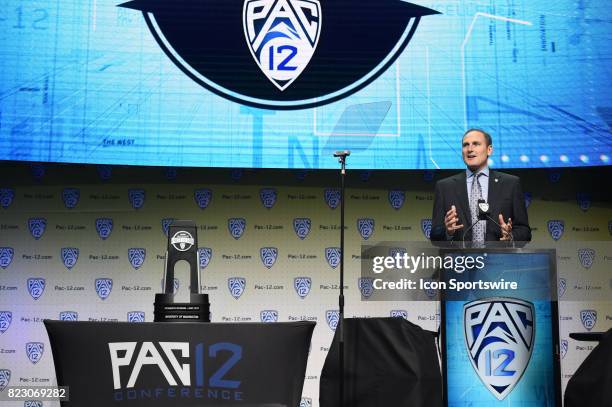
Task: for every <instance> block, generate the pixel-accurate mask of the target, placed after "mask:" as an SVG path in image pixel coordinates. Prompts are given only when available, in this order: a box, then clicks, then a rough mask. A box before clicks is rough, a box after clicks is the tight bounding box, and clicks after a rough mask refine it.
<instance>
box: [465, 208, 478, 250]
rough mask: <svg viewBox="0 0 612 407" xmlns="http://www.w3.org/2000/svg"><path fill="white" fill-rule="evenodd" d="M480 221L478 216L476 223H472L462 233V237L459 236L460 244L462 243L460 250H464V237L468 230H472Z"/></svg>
mask: <svg viewBox="0 0 612 407" xmlns="http://www.w3.org/2000/svg"><path fill="white" fill-rule="evenodd" d="M481 220H482V219H481V218H480V216H478V218H477V219H476V222H474V223H472V224H471V225H470V227H468V228H467V229H466V230H465V231H464V232H463V235H462V236H461V242H462V247H461V248H462V249H465V235H467V233H468V232H469V231H470V230H472V228H473V227H474V226H476V224H477V223H478V222H480V221H481ZM472 240H473V239H472Z"/></svg>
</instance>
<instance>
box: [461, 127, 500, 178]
mask: <svg viewBox="0 0 612 407" xmlns="http://www.w3.org/2000/svg"><path fill="white" fill-rule="evenodd" d="M491 153H493V146H488V145H487V140H486V139H485V136H484V134H482V133H481V132H479V131H470V132H469V133H468V134H466V135H465V137H463V147H462V154H463V162H464V163H465V165H467V166H468V167H469V169H470V170H472V171H475V170H480V169H482V168H484V167H485V166H486V165H487V161H488V159H489V156H490V155H491Z"/></svg>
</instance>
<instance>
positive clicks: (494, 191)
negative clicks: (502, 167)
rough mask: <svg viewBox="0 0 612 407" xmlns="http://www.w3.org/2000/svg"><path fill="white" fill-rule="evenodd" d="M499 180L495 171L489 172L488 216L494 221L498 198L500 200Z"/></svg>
mask: <svg viewBox="0 0 612 407" xmlns="http://www.w3.org/2000/svg"><path fill="white" fill-rule="evenodd" d="M500 184H501V179H500V178H499V176H498V175H497V173H496V172H495V171H489V196H488V198H489V199H488V201H489V214H490V215H491V217H492V218H493V219H495V220H497V216H498V215H499V214H498V208H499V198H500V190H501V189H500V187H501V185H500Z"/></svg>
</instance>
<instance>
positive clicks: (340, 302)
mask: <svg viewBox="0 0 612 407" xmlns="http://www.w3.org/2000/svg"><path fill="white" fill-rule="evenodd" d="M349 155H351V152H350V151H348V150H344V151H336V153H335V154H334V157H338V162H339V163H340V294H339V296H338V314H339V316H338V317H339V318H338V326H337V327H336V329H339V332H338V366H339V369H338V370H339V372H340V379H339V381H338V390H339V391H340V398H339V403H340V404H339V406H340V407H344V189H345V186H344V179H345V177H346V157H348V156H349Z"/></svg>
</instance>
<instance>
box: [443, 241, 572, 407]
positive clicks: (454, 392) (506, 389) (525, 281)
mask: <svg viewBox="0 0 612 407" xmlns="http://www.w3.org/2000/svg"><path fill="white" fill-rule="evenodd" d="M440 253H441V256H443V257H444V258H447V257H450V258H452V259H453V261H452V262H451V261H449V264H451V265H452V267H454V269H448V268H447V267H445V268H443V270H442V271H441V274H440V279H439V281H440V282H443V283H445V284H447V289H446V290H445V291H443V292H442V296H441V326H440V328H441V338H442V370H443V375H444V382H445V386H444V399H445V402H446V405H448V406H454V405H457V406H458V405H469V404H471V403H483V405H484V404H486V405H487V406H492V407H494V406H506V405H510V404H512V405H514V404H517V405H519V404H521V405H523V404H524V405H530V406H550V407H553V406H557V405H560V403H561V383H560V358H559V336H558V335H559V333H558V332H559V328H558V312H557V278H556V253H555V250H526V249H511V248H508V249H505V248H480V249H478V248H472V249H450V248H445V249H442V250H441V252H440ZM468 257H469V258H472V259H473V260H475V263H473V264H477V265H479V264H482V265H483V267H481V268H479V267H473V268H471V269H470V270H467V269H466V270H463V271H461V272H457V269H456V266H457V265H458V264H463V265H465V264H466V263H465V259H466V258H468ZM462 258H463V260H461V259H462ZM460 260H461V261H460ZM462 267H463V266H462ZM453 280H454V281H453ZM508 282H510V283H516V286H515V288H509V287H507V286H506V285H504V283H508ZM451 284H454V286H455V287H458V286H461V284H463V286H466V287H471V289H468V290H464V291H459V290H456V289H453V288H452V285H451ZM495 284H497V285H495ZM474 287H475V288H474ZM496 287H499V288H496ZM502 287H503V288H502ZM534 389H537V391H534Z"/></svg>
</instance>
